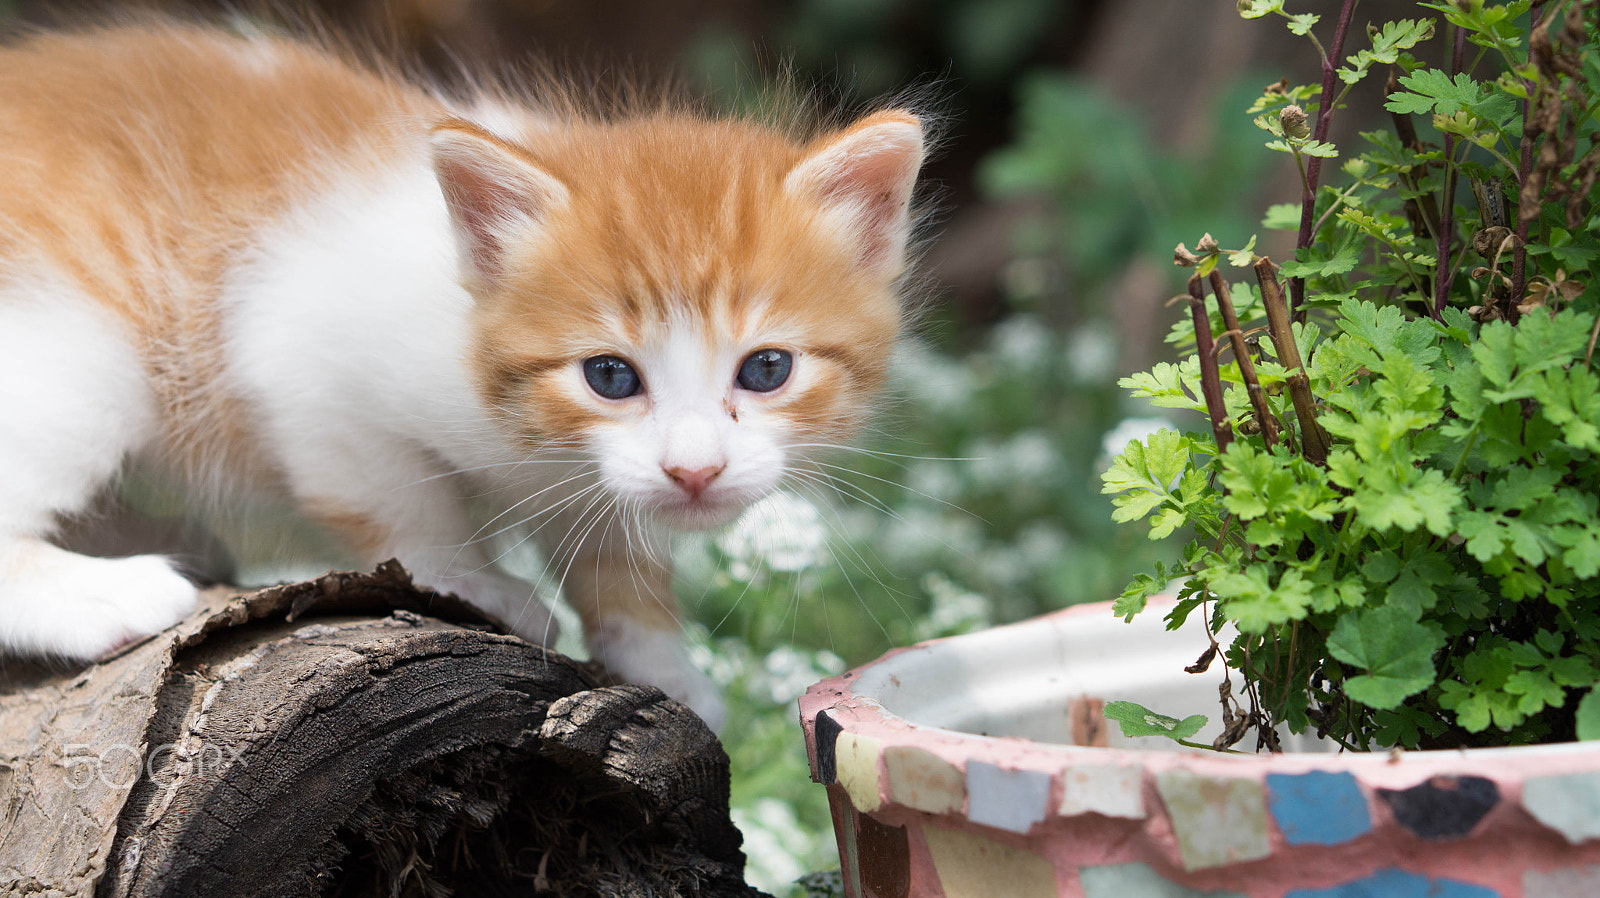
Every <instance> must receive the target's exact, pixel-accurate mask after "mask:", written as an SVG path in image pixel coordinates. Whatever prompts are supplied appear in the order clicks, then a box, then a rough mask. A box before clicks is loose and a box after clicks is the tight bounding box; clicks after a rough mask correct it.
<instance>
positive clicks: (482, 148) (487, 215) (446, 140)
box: [430, 122, 568, 285]
mask: <svg viewBox="0 0 1600 898" xmlns="http://www.w3.org/2000/svg"><path fill="white" fill-rule="evenodd" d="M430 140H431V142H432V144H433V170H434V173H435V174H436V175H438V178H439V186H440V188H442V189H443V191H444V199H445V203H446V204H447V205H448V206H449V207H450V219H451V221H452V222H454V224H455V226H456V233H457V236H458V239H459V240H460V241H461V245H462V248H463V250H464V251H465V252H466V254H467V259H468V261H469V262H470V263H471V267H472V273H473V274H475V275H476V276H477V277H478V278H479V279H480V280H481V281H482V282H483V283H485V284H487V285H493V284H494V283H495V282H497V281H498V280H499V279H500V277H501V276H502V275H503V274H504V273H505V255H506V250H507V248H508V246H509V244H510V243H511V242H512V241H514V240H516V239H517V238H519V237H520V238H524V239H525V238H526V237H527V236H528V234H529V232H530V231H531V230H532V229H533V228H535V227H537V226H538V225H539V224H540V223H541V222H542V221H544V220H545V219H546V218H547V217H548V216H549V215H550V213H551V212H552V211H554V210H555V209H557V208H560V207H561V206H563V205H565V204H566V202H567V197H568V193H567V188H566V185H564V184H562V183H561V182H560V181H558V180H556V179H555V178H554V177H552V176H551V175H549V174H548V173H546V172H545V171H544V170H543V169H541V168H539V166H537V165H535V164H534V163H533V161H532V160H530V159H529V158H528V157H527V156H526V155H525V154H523V153H522V152H521V151H519V150H518V149H517V148H516V147H514V146H512V145H510V144H508V143H506V142H504V141H502V140H500V139H499V138H498V137H495V136H494V135H492V134H490V133H489V132H487V131H484V130H483V129H481V128H479V127H477V126H475V125H472V124H469V123H467V122H449V123H446V124H443V125H440V126H438V127H437V128H435V129H434V130H433V134H432V135H431V137H430Z"/></svg>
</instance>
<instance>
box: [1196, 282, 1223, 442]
mask: <svg viewBox="0 0 1600 898" xmlns="http://www.w3.org/2000/svg"><path fill="white" fill-rule="evenodd" d="M1189 313H1190V314H1191V315H1192V316H1193V317H1194V342H1195V350H1196V351H1197V352H1199V354H1200V393H1201V398H1203V399H1205V401H1206V412H1207V413H1208V414H1209V415H1210V416H1211V433H1212V435H1213V436H1215V437H1216V439H1217V454H1218V455H1221V454H1222V453H1223V452H1225V451H1227V448H1228V444H1229V443H1230V442H1232V441H1233V427H1232V425H1230V424H1229V423H1228V406H1227V404H1226V403H1225V402H1224V401H1223V398H1222V375H1221V373H1220V372H1218V370H1217V353H1216V344H1215V342H1214V341H1213V340H1212V339H1211V318H1210V316H1208V315H1207V314H1206V293H1205V287H1204V285H1203V284H1202V281H1201V278H1200V275H1199V274H1198V273H1196V274H1193V275H1190V276H1189Z"/></svg>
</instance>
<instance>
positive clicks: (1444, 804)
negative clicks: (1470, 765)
mask: <svg viewBox="0 0 1600 898" xmlns="http://www.w3.org/2000/svg"><path fill="white" fill-rule="evenodd" d="M1378 797H1379V798H1381V799H1383V801H1384V803H1385V804H1387V805H1388V806H1389V810H1390V811H1392V812H1394V819H1395V820H1397V821H1399V822H1400V825H1401V826H1403V827H1405V828H1406V829H1407V830H1408V831H1410V832H1411V833H1412V834H1413V835H1415V836H1419V837H1421V838H1424V839H1459V838H1461V837H1462V836H1464V835H1466V834H1467V833H1470V832H1472V828H1473V827H1475V826H1477V825H1478V821H1479V820H1482V819H1483V818H1484V815H1485V814H1488V813H1489V812H1490V811H1492V810H1494V806H1495V804H1496V803H1497V802H1499V801H1500V789H1499V787H1497V786H1496V785H1495V784H1494V783H1493V782H1492V781H1490V780H1487V779H1484V778H1483V777H1481V776H1436V777H1433V778H1432V779H1430V780H1428V781H1427V782H1424V783H1418V784H1417V785H1415V786H1412V787H1411V788H1409V789H1379V790H1378Z"/></svg>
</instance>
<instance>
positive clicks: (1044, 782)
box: [967, 761, 1050, 833]
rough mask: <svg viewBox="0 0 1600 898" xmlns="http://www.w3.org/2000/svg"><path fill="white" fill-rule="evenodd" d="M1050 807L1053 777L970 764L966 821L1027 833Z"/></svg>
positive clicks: (976, 763) (1038, 772) (985, 764)
mask: <svg viewBox="0 0 1600 898" xmlns="http://www.w3.org/2000/svg"><path fill="white" fill-rule="evenodd" d="M1049 807H1050V774H1048V773H1042V772H1040V771H1037V770H1007V769H1006V768H1004V767H999V766H997V765H994V764H987V763H984V762H983V761H968V762H967V819H968V820H971V821H972V822H973V823H981V824H983V825H984V826H992V827H994V828H996V829H1004V830H1008V831H1010V832H1014V833H1026V832H1027V831H1028V830H1030V829H1032V828H1033V825H1034V824H1035V823H1038V822H1039V821H1041V820H1043V819H1044V816H1045V814H1046V813H1047V812H1048V810H1049Z"/></svg>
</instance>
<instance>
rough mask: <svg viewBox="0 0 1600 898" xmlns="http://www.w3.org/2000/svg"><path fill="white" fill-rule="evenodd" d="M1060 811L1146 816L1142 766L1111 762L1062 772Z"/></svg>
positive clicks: (1112, 815) (1141, 817)
mask: <svg viewBox="0 0 1600 898" xmlns="http://www.w3.org/2000/svg"><path fill="white" fill-rule="evenodd" d="M1060 812H1061V815H1062V816H1063V817H1072V816H1076V815H1078V814H1103V815H1105V816H1107V817H1127V818H1130V819H1133V820H1142V819H1144V816H1145V810H1144V792H1143V791H1142V774H1141V771H1140V768H1138V767H1134V766H1131V765H1130V766H1121V765H1110V764H1108V765H1099V766H1085V767H1068V768H1067V769H1065V770H1063V771H1062V772H1061V807H1060Z"/></svg>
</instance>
